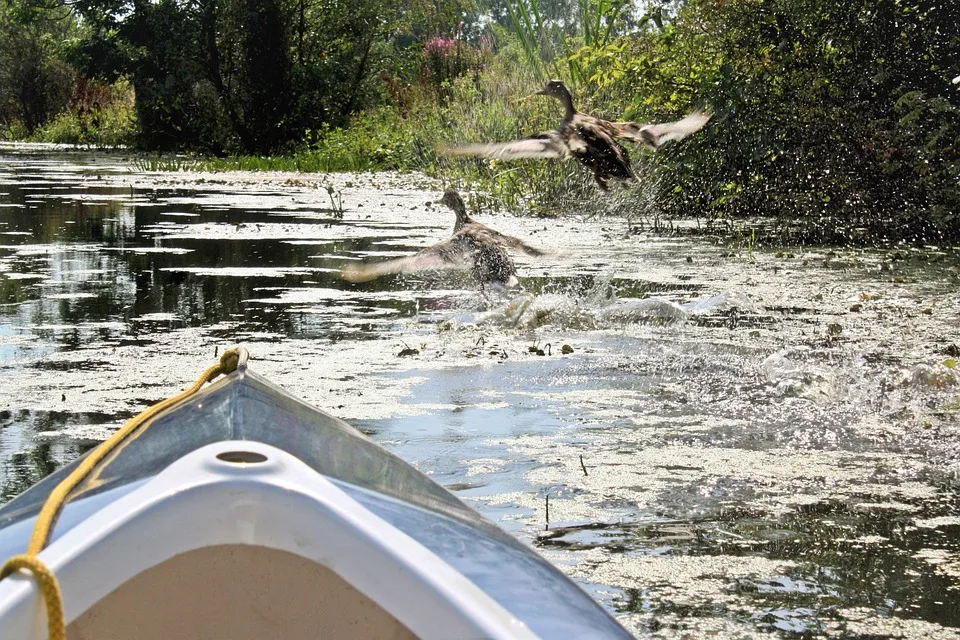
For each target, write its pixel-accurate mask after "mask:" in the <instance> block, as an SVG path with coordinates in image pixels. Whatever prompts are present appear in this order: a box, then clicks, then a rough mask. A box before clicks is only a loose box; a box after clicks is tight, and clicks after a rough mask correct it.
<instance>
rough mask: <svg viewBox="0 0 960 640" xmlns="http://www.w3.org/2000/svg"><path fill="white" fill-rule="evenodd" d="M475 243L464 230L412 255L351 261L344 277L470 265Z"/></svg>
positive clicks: (356, 279)
mask: <svg viewBox="0 0 960 640" xmlns="http://www.w3.org/2000/svg"><path fill="white" fill-rule="evenodd" d="M474 251H475V247H474V245H473V243H472V242H471V241H470V239H469V238H465V237H463V236H461V235H460V234H457V235H455V236H453V237H452V238H449V239H447V240H444V241H442V242H438V243H436V244H434V245H431V246H429V247H427V248H426V249H423V250H421V251H418V252H417V253H415V254H413V255H412V256H406V257H403V258H395V259H393V260H381V261H380V262H366V263H361V264H347V265H344V266H343V267H341V269H340V277H341V278H343V279H344V280H347V281H349V282H367V281H369V280H375V279H376V278H379V277H381V276H385V275H388V274H391V273H400V272H404V271H429V270H436V269H466V268H469V267H470V266H471V265H472V264H473V253H474Z"/></svg>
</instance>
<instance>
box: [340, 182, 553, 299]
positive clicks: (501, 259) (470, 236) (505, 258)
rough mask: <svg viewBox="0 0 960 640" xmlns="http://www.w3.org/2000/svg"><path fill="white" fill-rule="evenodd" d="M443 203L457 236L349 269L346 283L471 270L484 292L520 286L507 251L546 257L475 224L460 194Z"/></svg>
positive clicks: (343, 272)
mask: <svg viewBox="0 0 960 640" xmlns="http://www.w3.org/2000/svg"><path fill="white" fill-rule="evenodd" d="M439 203H440V204H445V205H446V206H448V207H450V209H452V210H453V212H454V214H456V222H455V223H454V225H453V235H452V236H451V237H450V238H448V239H446V240H444V241H442V242H438V243H436V244H435V245H432V246H429V247H427V248H426V249H423V250H421V251H419V252H417V253H415V254H414V255H412V256H407V257H405V258H397V259H394V260H384V261H382V262H372V263H366V264H360V265H347V266H345V267H343V268H342V269H341V270H340V274H341V276H342V277H343V279H344V280H349V281H350V282H366V281H368V280H373V279H375V278H379V277H380V276H383V275H387V274H390V273H399V272H401V271H424V270H428V269H467V268H469V269H470V270H471V272H472V273H473V277H474V278H475V279H476V280H477V282H479V283H480V288H481V289H482V288H483V287H484V285H487V284H492V285H495V286H499V287H512V286H515V285H516V284H517V283H518V281H517V267H516V265H514V263H513V260H512V259H511V258H510V255H509V254H508V253H507V248H510V249H517V250H519V251H522V252H524V253H525V254H527V255H530V256H542V255H544V252H543V251H541V250H539V249H537V248H535V247H531V246H530V245H528V244H526V243H525V242H523V241H522V240H520V239H519V238H514V237H513V236H508V235H506V234H503V233H500V232H499V231H495V230H494V229H491V228H490V227H488V226H487V225H485V224H481V223H479V222H477V221H476V220H474V219H473V218H472V217H470V215H469V214H468V213H467V206H466V204H464V202H463V198H461V197H460V194H459V193H457V192H456V191H453V190H448V191H446V192H444V194H443V197H442V198H441V199H440V201H439Z"/></svg>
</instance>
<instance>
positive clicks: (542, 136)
mask: <svg viewBox="0 0 960 640" xmlns="http://www.w3.org/2000/svg"><path fill="white" fill-rule="evenodd" d="M438 151H439V152H440V153H442V154H444V155H448V156H480V157H482V158H498V159H502V160H512V159H514V158H567V157H568V156H569V155H570V149H569V148H568V147H567V143H566V141H565V140H564V138H563V136H561V135H560V133H559V132H558V131H545V132H543V133H538V134H535V135H532V136H530V137H528V138H523V139H521V140H514V141H512V142H489V143H481V144H465V145H460V146H456V147H441V148H440V149H439V150H438Z"/></svg>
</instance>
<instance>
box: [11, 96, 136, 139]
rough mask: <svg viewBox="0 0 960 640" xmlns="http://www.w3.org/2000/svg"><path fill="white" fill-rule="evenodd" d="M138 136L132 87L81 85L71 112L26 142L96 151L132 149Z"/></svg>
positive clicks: (47, 124)
mask: <svg viewBox="0 0 960 640" xmlns="http://www.w3.org/2000/svg"><path fill="white" fill-rule="evenodd" d="M136 135H137V118H136V112H135V111H134V109H133V92H132V89H131V87H130V85H129V83H127V82H125V81H122V80H121V81H120V82H118V83H117V84H115V85H113V86H106V85H102V84H99V83H94V82H86V83H85V82H77V83H76V84H75V85H74V96H73V98H72V100H71V102H70V104H69V105H68V108H67V109H65V110H63V111H61V112H60V113H59V114H58V115H57V116H56V117H55V118H53V119H52V120H50V121H48V122H47V123H46V124H44V125H43V126H41V127H40V128H38V129H37V130H36V131H34V133H33V134H32V135H29V136H23V138H26V139H30V140H34V141H38V142H55V143H61V144H82V145H89V146H95V147H118V146H128V145H130V144H132V143H133V141H134V140H135V138H136Z"/></svg>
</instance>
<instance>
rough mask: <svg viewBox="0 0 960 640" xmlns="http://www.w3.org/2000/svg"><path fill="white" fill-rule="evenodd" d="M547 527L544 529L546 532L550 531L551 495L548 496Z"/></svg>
mask: <svg viewBox="0 0 960 640" xmlns="http://www.w3.org/2000/svg"><path fill="white" fill-rule="evenodd" d="M546 497H547V526H545V527H544V528H543V530H544V531H549V530H550V494H549V493H548V494H547V496H546Z"/></svg>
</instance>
